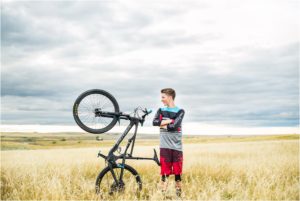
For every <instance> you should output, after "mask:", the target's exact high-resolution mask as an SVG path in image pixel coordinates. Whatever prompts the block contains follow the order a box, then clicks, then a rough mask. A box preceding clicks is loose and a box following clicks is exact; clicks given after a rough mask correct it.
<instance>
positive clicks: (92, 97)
mask: <svg viewBox="0 0 300 201" xmlns="http://www.w3.org/2000/svg"><path fill="white" fill-rule="evenodd" d="M139 111H142V113H143V115H142V116H140V115H139ZM151 112H152V111H151V110H147V109H146V108H145V109H142V108H141V107H138V108H135V109H134V116H131V115H129V114H125V113H123V112H120V111H119V105H118V102H117V101H116V99H115V98H114V96H112V95H111V94H110V93H108V92H107V91H104V90H100V89H91V90H88V91H85V92H83V93H82V94H81V95H79V96H78V98H77V99H76V101H75V103H74V106H73V117H74V119H75V122H76V123H77V124H78V126H79V127H80V128H82V129H83V130H85V131H87V132H89V133H92V134H101V133H105V132H107V131H109V130H110V129H112V128H113V127H114V126H115V124H116V123H117V122H120V120H121V119H124V120H129V121H130V123H129V125H128V126H127V128H126V129H125V131H124V132H123V133H122V135H121V136H120V137H119V139H118V140H117V141H116V143H115V144H114V145H113V147H112V148H111V149H110V151H109V153H108V155H107V156H106V155H104V154H102V153H101V150H100V151H99V153H98V157H102V158H103V159H105V162H106V167H105V168H104V169H103V170H102V171H101V172H100V173H99V174H98V176H97V179H96V183H95V190H96V194H102V195H104V194H105V193H108V195H114V194H116V193H135V194H137V195H138V194H139V192H140V191H141V190H142V180H141V177H140V176H139V174H138V172H137V171H136V170H135V169H134V168H133V167H131V166H129V165H127V164H126V163H125V162H126V160H127V159H134V160H153V161H155V162H156V164H157V165H158V166H160V161H159V159H158V157H157V153H156V150H155V149H154V156H153V158H147V157H134V156H133V155H132V153H133V149H134V144H135V139H136V134H137V130H138V126H139V124H141V126H143V124H144V121H145V117H146V116H147V115H149V114H150V113H151ZM100 121H101V122H100ZM133 126H135V131H134V134H133V135H132V137H130V138H129V139H128V142H127V145H126V148H125V150H124V152H123V153H121V147H119V145H120V143H121V142H122V141H123V139H124V138H125V136H126V135H127V134H128V133H129V131H130V130H131V129H132V128H133ZM130 146H131V150H130V152H129V153H127V151H128V149H129V147H130ZM115 151H118V153H119V154H120V155H115V154H114V152H115ZM119 159H122V162H121V163H117V160H119ZM104 180H106V181H104Z"/></svg>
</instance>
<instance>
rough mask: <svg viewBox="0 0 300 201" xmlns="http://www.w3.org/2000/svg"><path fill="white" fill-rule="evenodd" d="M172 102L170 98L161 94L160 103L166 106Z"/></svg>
mask: <svg viewBox="0 0 300 201" xmlns="http://www.w3.org/2000/svg"><path fill="white" fill-rule="evenodd" d="M172 100H173V98H172V96H169V95H167V94H165V93H161V102H162V103H163V104H164V105H165V106H168V105H169V103H170V102H171V101H172Z"/></svg>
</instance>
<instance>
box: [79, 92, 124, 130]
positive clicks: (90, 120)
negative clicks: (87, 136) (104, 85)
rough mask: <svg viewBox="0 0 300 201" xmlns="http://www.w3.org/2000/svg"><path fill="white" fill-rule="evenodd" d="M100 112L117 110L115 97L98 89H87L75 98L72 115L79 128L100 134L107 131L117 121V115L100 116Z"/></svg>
mask: <svg viewBox="0 0 300 201" xmlns="http://www.w3.org/2000/svg"><path fill="white" fill-rule="evenodd" d="M101 112H112V113H114V112H116V113H118V112H119V105H118V102H117V101H116V99H115V98H114V97H113V96H112V95H111V94H110V93H108V92H106V91H104V90H100V89H91V90H88V91H86V92H84V93H82V94H81V95H79V96H78V98H77V99H76V101H75V103H74V106H73V117H74V119H75V121H76V123H77V124H78V126H79V127H80V128H82V129H83V130H85V131H87V132H89V133H93V134H101V133H105V132H107V131H109V130H110V129H112V128H113V127H114V125H115V124H116V123H117V121H118V118H117V116H115V115H114V116H104V115H103V116H101V114H102V113H101Z"/></svg>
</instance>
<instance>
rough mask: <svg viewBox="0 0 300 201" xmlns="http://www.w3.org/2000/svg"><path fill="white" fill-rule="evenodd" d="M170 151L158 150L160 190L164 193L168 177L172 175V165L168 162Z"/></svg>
mask: <svg viewBox="0 0 300 201" xmlns="http://www.w3.org/2000/svg"><path fill="white" fill-rule="evenodd" d="M171 154H172V153H171V150H170V149H166V148H160V164H161V166H160V170H161V172H160V174H161V190H162V192H165V191H166V190H167V188H168V177H169V175H170V174H171V173H172V163H171V162H170V157H171V156H172V155H171Z"/></svg>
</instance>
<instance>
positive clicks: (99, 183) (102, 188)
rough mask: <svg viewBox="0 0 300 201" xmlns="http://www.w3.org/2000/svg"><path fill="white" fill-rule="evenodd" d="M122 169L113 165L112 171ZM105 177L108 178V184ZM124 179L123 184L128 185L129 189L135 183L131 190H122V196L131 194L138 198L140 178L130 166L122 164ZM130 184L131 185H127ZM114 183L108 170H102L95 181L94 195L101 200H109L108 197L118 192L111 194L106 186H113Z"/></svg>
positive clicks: (140, 187) (140, 186) (140, 185)
mask: <svg viewBox="0 0 300 201" xmlns="http://www.w3.org/2000/svg"><path fill="white" fill-rule="evenodd" d="M121 168H122V167H120V166H117V165H114V166H113V170H114V171H115V172H116V170H117V169H118V170H121ZM125 171H126V174H128V175H129V176H128V175H126V176H125ZM105 177H108V180H110V182H109V183H108V182H107V181H106V179H105ZM124 178H125V179H126V181H125V182H126V183H125V182H124V181H123V182H124V184H125V185H127V186H128V185H129V187H130V186H131V185H132V183H136V184H135V185H134V187H133V188H131V189H124V191H125V192H124V194H126V195H127V194H130V195H133V193H134V194H135V195H136V196H139V193H140V191H141V190H142V180H141V177H140V176H139V174H138V172H137V171H136V170H135V169H134V168H133V167H131V166H129V165H126V164H124V177H123V180H124ZM129 182H131V183H129ZM114 183H115V181H114V179H113V176H112V174H111V172H110V168H109V167H108V166H107V167H106V168H104V169H103V170H102V171H101V172H100V173H99V175H98V177H97V179H96V186H95V187H96V194H98V195H101V196H102V198H109V196H112V195H114V194H116V193H117V192H118V190H117V189H115V190H116V191H115V192H113V193H111V191H108V190H111V189H109V187H108V186H106V185H107V184H108V185H114ZM110 188H112V186H110Z"/></svg>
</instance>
